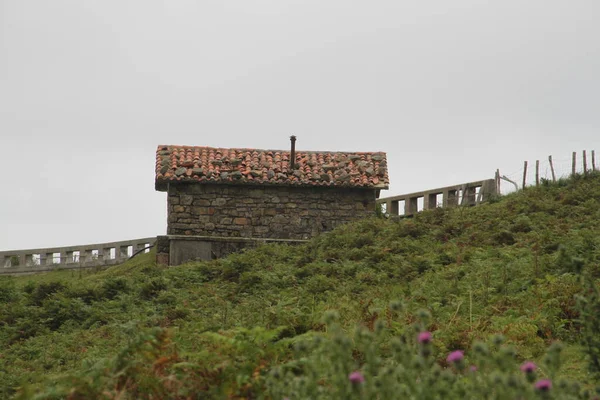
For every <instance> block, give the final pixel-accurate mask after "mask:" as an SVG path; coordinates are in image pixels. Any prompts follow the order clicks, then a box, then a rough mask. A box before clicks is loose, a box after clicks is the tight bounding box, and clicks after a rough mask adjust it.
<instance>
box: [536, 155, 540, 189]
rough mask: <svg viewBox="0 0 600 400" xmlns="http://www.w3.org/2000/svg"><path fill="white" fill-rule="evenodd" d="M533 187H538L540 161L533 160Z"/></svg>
mask: <svg viewBox="0 0 600 400" xmlns="http://www.w3.org/2000/svg"><path fill="white" fill-rule="evenodd" d="M535 186H540V160H535Z"/></svg>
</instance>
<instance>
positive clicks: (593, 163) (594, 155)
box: [592, 150, 596, 171]
mask: <svg viewBox="0 0 600 400" xmlns="http://www.w3.org/2000/svg"><path fill="white" fill-rule="evenodd" d="M595 170H596V152H595V151H594V150H592V171H595Z"/></svg>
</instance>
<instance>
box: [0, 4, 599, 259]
mask: <svg viewBox="0 0 600 400" xmlns="http://www.w3.org/2000/svg"><path fill="white" fill-rule="evenodd" d="M598 21H600V2H599V1H597V0H589V1H584V0H570V1H567V0H562V1H553V0H527V1H525V0H496V1H484V0H452V1H448V0H443V1H399V0H397V1H352V0H343V1H342V0H336V1H333V0H332V1H328V0H318V1H291V0H257V1H252V0H241V1H226V0H219V1H206V0H204V1H202V0H197V1H176V0H169V1H160V2H159V1H151V0H143V1H142V0H136V1H126V0H119V1H116V0H115V1H108V0H103V1H90V0H71V1H68V0H53V1H46V0H0V171H1V173H0V250H8V249H19V248H35V247H44V246H48V247H50V246H59V245H70V244H83V243H94V242H106V241H117V240H123V239H130V238H136V237H145V236H154V235H158V234H164V233H165V231H166V195H165V193H160V192H155V191H154V157H155V155H154V151H155V149H156V146H157V145H158V144H188V145H205V146H214V147H255V148H275V149H287V148H288V146H289V140H288V137H289V135H291V134H295V135H297V136H298V142H297V147H298V148H299V149H301V150H340V151H343V150H348V151H386V152H387V154H388V161H389V173H390V180H391V188H390V191H388V192H383V193H382V195H383V196H386V195H391V194H401V193H404V192H410V191H417V190H423V189H428V188H434V187H438V186H444V185H450V184H455V183H461V182H463V181H469V180H478V179H483V178H489V177H493V174H494V171H495V170H496V168H500V171H501V173H505V174H508V173H513V174H516V175H518V171H519V170H520V169H521V168H522V163H523V160H530V162H533V161H534V160H535V159H536V158H537V159H545V158H547V156H548V155H549V154H552V155H553V156H554V157H555V158H557V159H561V158H562V159H568V158H569V157H570V154H571V152H572V151H581V150H583V149H596V150H600V146H599V144H600V140H599V138H600V112H599V110H600V107H599V106H600V73H599V71H600V23H599V22H598ZM597 163H599V164H600V162H598V161H597Z"/></svg>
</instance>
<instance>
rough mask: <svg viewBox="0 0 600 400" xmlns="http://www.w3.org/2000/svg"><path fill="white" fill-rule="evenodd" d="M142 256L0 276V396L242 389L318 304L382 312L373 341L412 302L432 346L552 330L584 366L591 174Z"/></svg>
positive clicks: (597, 188) (316, 325)
mask: <svg viewBox="0 0 600 400" xmlns="http://www.w3.org/2000/svg"><path fill="white" fill-rule="evenodd" d="M153 257H154V254H153V253H150V254H146V255H142V256H139V257H136V258H135V259H133V260H131V261H130V262H128V263H126V264H124V265H121V266H117V267H113V268H111V269H109V270H106V271H102V272H98V273H79V272H72V271H69V272H56V273H50V274H45V275H39V276H29V277H17V278H1V279H0V303H1V307H0V348H1V349H2V350H1V351H0V397H2V398H7V397H10V396H13V395H14V394H15V391H16V389H17V387H21V386H25V389H23V390H22V391H21V395H22V397H23V398H29V397H31V396H33V395H34V393H41V394H43V395H40V396H41V397H40V398H62V396H66V394H67V393H69V392H71V393H76V395H73V396H74V397H73V398H94V397H97V396H98V393H103V392H104V393H108V394H107V395H106V398H119V397H118V396H120V395H119V393H121V392H123V393H124V394H122V395H123V396H126V395H129V396H131V398H135V397H137V396H141V395H142V394H143V393H150V392H152V391H153V390H156V392H154V393H161V392H160V391H161V390H167V392H168V393H169V397H173V398H187V397H185V393H191V392H194V391H199V390H203V391H206V393H210V396H213V397H215V398H222V397H224V396H230V397H235V396H240V397H253V396H255V395H256V394H257V393H261V392H262V391H263V390H264V385H265V384H266V381H267V378H266V376H267V371H268V370H269V369H270V368H271V367H272V366H273V365H277V364H280V363H282V362H286V361H288V360H291V359H292V358H293V350H292V349H293V347H294V346H293V345H294V343H298V342H301V341H302V340H304V339H306V338H311V337H314V336H315V335H316V336H318V335H319V334H320V332H324V331H325V330H327V329H330V328H327V326H328V325H326V324H325V323H324V322H323V320H322V315H323V314H324V313H325V312H326V311H327V310H332V309H335V310H337V312H338V313H339V316H340V317H339V321H340V324H341V328H342V329H343V330H345V331H350V330H352V329H353V327H354V326H356V325H357V324H358V325H361V326H364V327H365V328H366V329H367V330H368V331H376V330H377V329H378V328H377V322H376V321H377V320H381V321H384V322H385V325H386V327H387V328H389V330H390V331H389V333H388V335H389V337H387V338H386V339H385V340H384V342H385V343H388V341H389V339H390V338H391V337H392V336H398V335H403V334H406V333H407V332H408V331H409V330H410V329H412V328H411V324H412V323H414V322H415V321H417V320H419V315H421V314H422V313H421V314H420V312H419V311H418V310H420V309H425V310H428V312H429V313H431V316H432V319H431V321H430V322H428V324H427V325H428V326H426V328H427V329H429V330H430V331H431V332H432V333H433V337H434V338H435V354H436V355H437V358H438V359H439V360H443V355H445V354H446V353H448V352H449V351H451V350H455V349H466V348H468V347H469V346H470V344H471V342H472V341H473V340H475V339H485V338H487V337H488V336H489V335H491V334H499V333H501V334H503V335H504V337H505V338H506V343H508V344H511V345H513V346H514V348H515V351H516V357H517V359H520V360H524V359H534V360H535V359H538V358H540V357H541V356H542V355H543V354H544V349H545V348H546V347H547V345H549V344H550V343H551V342H552V341H554V340H561V341H563V342H565V346H566V347H565V351H564V355H565V357H566V366H565V368H563V369H564V370H565V374H566V376H567V377H571V378H577V379H580V380H583V381H588V382H589V381H590V380H591V379H592V378H591V376H589V375H587V372H586V366H585V364H584V363H582V362H581V358H582V356H583V353H582V350H581V347H580V346H579V345H578V344H577V341H578V337H579V332H580V329H581V327H580V325H579V323H578V322H577V316H578V312H577V309H576V304H575V300H574V296H575V295H576V294H577V293H580V292H581V291H582V283H581V281H580V279H579V278H578V276H577V272H578V269H579V268H580V267H581V265H583V266H584V268H585V270H586V271H588V273H589V274H591V275H592V276H594V277H595V278H598V277H599V276H600V176H599V175H597V174H596V175H592V176H589V177H585V178H584V177H579V176H576V177H575V178H574V179H571V180H568V181H561V182H559V183H557V184H549V183H546V184H545V185H543V186H542V187H539V188H531V189H528V190H526V191H522V192H518V193H515V194H513V195H510V196H507V197H505V198H502V199H498V200H497V201H494V202H492V203H488V204H484V205H481V206H477V207H472V208H456V209H437V210H433V211H428V212H423V213H421V214H419V215H417V216H415V217H414V218H412V219H404V220H399V221H396V220H386V219H380V218H373V219H368V220H363V221H360V222H357V223H354V224H349V225H346V226H343V227H341V228H339V229H337V230H336V231H334V232H331V233H328V234H324V235H322V236H320V237H318V238H316V239H314V240H312V241H311V242H309V243H308V244H306V245H303V246H296V247H288V246H284V245H269V246H264V247H261V248H259V249H256V250H253V251H248V252H246V253H243V254H236V255H232V256H230V257H228V258H226V259H222V260H217V261H214V262H197V263H190V264H186V265H183V266H180V267H174V268H168V269H163V268H160V267H157V266H156V265H154V263H153ZM574 260H575V261H574ZM394 300H400V301H401V303H402V304H403V306H402V309H401V311H398V309H399V306H397V307H396V308H395V309H394V307H392V309H390V307H389V304H390V302H393V301H394ZM396 304H399V303H396ZM391 310H392V311H393V312H392V311H391ZM301 339H302V340H301ZM384 347H385V346H384ZM357 357H358V358H357ZM355 360H356V362H357V363H358V364H360V356H359V355H357V354H355ZM49 382H58V383H52V384H50V383H49ZM161 385H162V386H161ZM158 386H160V388H159V387H158ZM72 388H76V390H75V391H73V390H72ZM86 390H87V391H89V392H86ZM167 392H165V393H167ZM140 393H142V394H140ZM163 395H164V396H166V395H165V394H164V393H163ZM53 396H56V397H53ZM77 396H80V397H77ZM111 396H112V397H111ZM178 396H180V397H178ZM207 396H208V394H207ZM156 397H159V398H160V396H158V395H155V398H156ZM121 398H129V397H121Z"/></svg>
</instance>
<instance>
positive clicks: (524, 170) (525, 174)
mask: <svg viewBox="0 0 600 400" xmlns="http://www.w3.org/2000/svg"><path fill="white" fill-rule="evenodd" d="M526 179H527V161H525V164H523V189H525V180H526Z"/></svg>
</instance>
